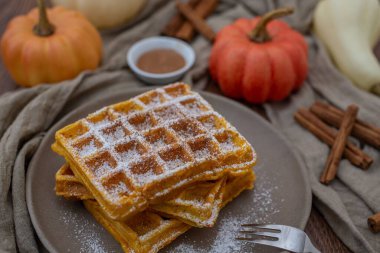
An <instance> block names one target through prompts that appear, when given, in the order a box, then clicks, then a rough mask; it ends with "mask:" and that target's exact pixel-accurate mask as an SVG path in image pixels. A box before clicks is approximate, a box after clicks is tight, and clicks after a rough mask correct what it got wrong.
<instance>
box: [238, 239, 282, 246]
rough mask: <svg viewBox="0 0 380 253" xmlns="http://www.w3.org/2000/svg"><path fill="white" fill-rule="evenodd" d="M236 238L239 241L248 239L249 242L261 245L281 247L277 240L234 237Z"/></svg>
mask: <svg viewBox="0 0 380 253" xmlns="http://www.w3.org/2000/svg"><path fill="white" fill-rule="evenodd" d="M236 239H237V240H241V241H250V242H252V243H255V244H261V245H267V246H272V247H276V248H281V246H280V244H279V242H278V241H268V240H261V239H257V240H250V239H249V238H236Z"/></svg>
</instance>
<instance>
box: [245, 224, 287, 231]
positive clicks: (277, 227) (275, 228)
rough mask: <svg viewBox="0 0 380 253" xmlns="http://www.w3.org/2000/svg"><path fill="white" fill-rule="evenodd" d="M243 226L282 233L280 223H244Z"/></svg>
mask: <svg viewBox="0 0 380 253" xmlns="http://www.w3.org/2000/svg"><path fill="white" fill-rule="evenodd" d="M241 226H242V227H252V228H255V229H257V231H258V229H259V230H265V231H268V232H272V233H281V226H280V225H266V224H242V225H241Z"/></svg>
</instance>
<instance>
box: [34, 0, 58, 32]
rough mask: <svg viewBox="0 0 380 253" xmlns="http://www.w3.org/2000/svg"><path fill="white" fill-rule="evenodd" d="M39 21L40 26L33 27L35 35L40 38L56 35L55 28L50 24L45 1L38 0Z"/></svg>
mask: <svg viewBox="0 0 380 253" xmlns="http://www.w3.org/2000/svg"><path fill="white" fill-rule="evenodd" d="M37 6H38V13H39V20H38V24H36V25H35V26H34V27H33V32H34V34H36V35H38V36H49V35H52V34H53V33H54V30H55V28H54V26H53V25H52V24H51V23H50V22H49V19H48V17H47V13H46V6H45V0H37Z"/></svg>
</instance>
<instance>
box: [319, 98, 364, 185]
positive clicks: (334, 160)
mask: <svg viewBox="0 0 380 253" xmlns="http://www.w3.org/2000/svg"><path fill="white" fill-rule="evenodd" d="M358 110H359V108H358V107H357V106H356V105H349V106H348V107H347V110H346V112H345V113H344V116H343V119H342V124H341V125H340V127H339V131H338V134H337V136H336V138H335V140H334V144H333V146H332V148H331V151H330V154H329V156H328V158H327V162H326V166H325V169H324V170H323V172H322V175H321V177H320V182H321V183H323V184H329V183H330V182H331V181H332V180H333V179H334V178H335V176H336V173H337V171H338V167H339V162H340V159H341V157H342V155H343V151H344V147H345V146H346V143H347V137H348V136H349V135H350V133H351V130H352V128H353V126H354V123H355V120H356V115H357V113H358Z"/></svg>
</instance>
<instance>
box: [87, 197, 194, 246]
mask: <svg viewBox="0 0 380 253" xmlns="http://www.w3.org/2000/svg"><path fill="white" fill-rule="evenodd" d="M83 203H84V205H85V207H86V209H87V210H88V211H89V212H90V213H91V214H92V215H93V216H94V218H95V219H96V220H97V221H98V222H99V223H100V224H101V225H102V226H103V227H104V228H105V229H107V230H108V232H110V233H111V234H112V236H113V237H114V238H115V239H116V240H117V241H118V242H119V243H120V245H121V247H122V248H123V250H124V252H136V253H155V252H158V251H159V250H160V249H162V248H163V247H165V246H166V245H168V244H169V243H170V242H172V241H173V240H175V239H176V238H177V237H178V236H180V235H181V234H183V233H185V232H186V231H187V230H189V229H190V228H191V226H189V225H187V224H185V223H183V222H181V221H178V220H176V219H166V218H164V217H162V216H160V215H158V214H155V213H152V212H149V211H144V212H141V213H139V214H137V215H135V216H134V217H133V218H129V219H127V220H125V221H116V220H112V219H110V218H109V217H108V216H107V215H105V214H104V212H103V210H102V208H101V207H100V206H99V204H98V203H97V202H96V201H93V200H85V201H83Z"/></svg>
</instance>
